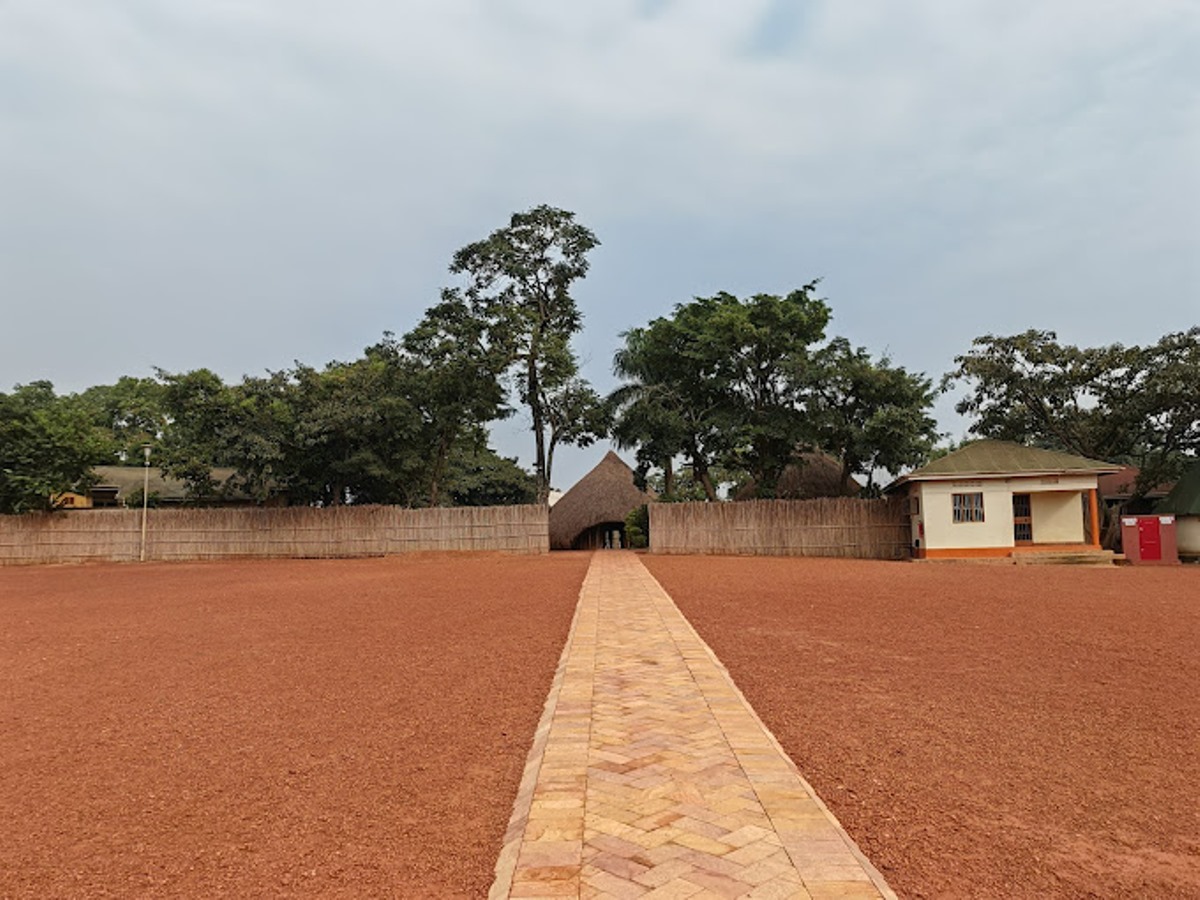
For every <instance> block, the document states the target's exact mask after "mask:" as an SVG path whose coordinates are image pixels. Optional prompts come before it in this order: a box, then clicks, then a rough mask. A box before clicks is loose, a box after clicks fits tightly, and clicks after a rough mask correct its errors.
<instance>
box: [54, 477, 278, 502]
mask: <svg viewBox="0 0 1200 900" xmlns="http://www.w3.org/2000/svg"><path fill="white" fill-rule="evenodd" d="M92 472H93V474H94V475H95V476H96V483H95V484H94V485H93V486H92V487H91V488H90V489H89V490H88V491H87V492H86V493H84V492H76V491H68V492H66V493H63V494H58V495H56V496H55V498H54V506H55V508H56V509H111V508H114V507H122V506H126V505H128V501H129V500H130V498H140V497H141V495H142V486H143V484H144V483H145V481H146V478H147V473H146V470H145V468H144V467H142V466H95V467H93V469H92ZM235 474H236V470H235V469H231V468H224V467H217V468H214V469H213V470H212V478H213V480H214V481H215V482H216V483H217V485H218V491H217V496H215V497H213V498H211V499H206V500H205V501H204V504H205V505H206V506H258V505H260V504H259V503H258V502H257V501H256V500H255V499H254V498H253V497H251V496H250V495H249V494H246V493H245V492H243V491H237V490H232V489H229V488H228V487H227V484H228V482H229V480H230V479H231V478H232V477H233V476H234V475H235ZM148 493H149V494H150V497H151V500H152V502H153V503H154V504H155V505H157V506H181V505H183V504H185V503H188V502H190V498H189V497H188V492H187V485H186V484H185V483H184V482H183V481H181V480H180V479H178V478H171V477H169V476H166V475H163V473H162V470H161V469H159V468H156V467H154V466H151V467H150V472H149V491H148ZM262 505H265V506H286V505H287V500H286V498H285V497H272V498H271V499H270V500H268V501H267V502H266V503H265V504H262Z"/></svg>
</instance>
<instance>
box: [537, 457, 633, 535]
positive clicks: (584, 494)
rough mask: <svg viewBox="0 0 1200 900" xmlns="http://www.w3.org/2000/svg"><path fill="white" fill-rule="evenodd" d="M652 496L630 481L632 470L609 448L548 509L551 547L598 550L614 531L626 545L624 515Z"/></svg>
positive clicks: (631, 479)
mask: <svg viewBox="0 0 1200 900" xmlns="http://www.w3.org/2000/svg"><path fill="white" fill-rule="evenodd" d="M652 499H653V498H652V497H650V496H649V495H648V494H646V493H645V492H644V491H640V490H638V488H637V486H636V485H635V484H634V483H633V469H631V468H629V466H627V465H626V464H625V463H624V462H623V461H622V460H621V457H619V456H617V454H615V453H613V452H612V451H611V450H610V451H609V452H608V453H607V454H605V457H604V459H602V460H600V462H599V464H598V465H597V466H596V468H594V469H592V471H590V472H588V473H587V474H586V475H584V476H583V478H581V479H580V480H579V482H578V483H577V484H576V485H575V486H574V487H573V488H571V489H570V490H569V491H567V492H566V493H565V494H563V495H562V498H561V499H560V500H559V501H558V502H557V503H555V504H554V506H552V507H551V508H550V549H551V550H594V549H598V548H600V547H603V546H605V538H606V537H608V538H610V539H611V536H612V534H613V533H614V532H617V533H619V534H620V543H621V546H625V517H626V516H627V515H629V513H630V512H632V511H633V510H635V509H637V508H638V507H639V506H641V505H642V504H644V503H646V502H648V501H650V500H652Z"/></svg>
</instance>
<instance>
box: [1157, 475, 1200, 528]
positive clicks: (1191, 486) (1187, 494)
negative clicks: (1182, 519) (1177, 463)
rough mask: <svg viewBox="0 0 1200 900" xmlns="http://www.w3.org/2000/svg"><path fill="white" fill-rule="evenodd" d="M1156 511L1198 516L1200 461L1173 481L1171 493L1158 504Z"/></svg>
mask: <svg viewBox="0 0 1200 900" xmlns="http://www.w3.org/2000/svg"><path fill="white" fill-rule="evenodd" d="M1156 511H1157V512H1164V513H1175V515H1177V516H1200V462H1194V463H1192V467H1191V468H1190V469H1188V470H1187V471H1186V472H1184V473H1183V477H1182V478H1180V479H1179V480H1178V481H1177V482H1175V487H1173V488H1172V489H1171V493H1169V494H1167V496H1166V497H1164V498H1163V500H1162V502H1161V503H1159V504H1158V507H1157V509H1156Z"/></svg>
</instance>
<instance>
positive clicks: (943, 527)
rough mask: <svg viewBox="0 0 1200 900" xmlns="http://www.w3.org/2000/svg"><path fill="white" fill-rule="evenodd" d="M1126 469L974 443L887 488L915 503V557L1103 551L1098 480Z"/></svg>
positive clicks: (911, 508)
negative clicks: (902, 493) (902, 494)
mask: <svg viewBox="0 0 1200 900" xmlns="http://www.w3.org/2000/svg"><path fill="white" fill-rule="evenodd" d="M1120 468H1121V467H1120V466H1114V465H1111V464H1109V463H1104V462H1098V461H1096V460H1094V459H1085V458H1084V457H1082V456H1075V455H1073V454H1070V453H1060V452H1057V451H1053V450H1040V449H1037V448H1034V447H1023V446H1021V445H1020V444H1012V443H1008V442H1007V441H992V440H982V441H974V442H972V443H970V444H967V445H965V446H964V447H962V448H960V449H958V450H955V451H954V452H952V453H948V454H946V455H945V456H943V457H941V458H940V459H936V460H934V461H933V462H931V463H930V464H929V465H927V466H925V467H923V468H920V469H917V470H916V471H914V472H910V473H909V474H907V475H904V476H902V477H900V478H898V479H896V481H894V482H893V483H892V484H890V485H889V486H888V488H887V491H888V492H889V493H898V492H904V493H905V494H906V495H907V497H908V503H909V519H910V522H911V527H912V547H913V556H915V557H917V558H918V559H954V558H971V557H1006V556H1015V555H1017V554H1019V553H1022V552H1080V551H1095V550H1099V549H1100V540H1099V535H1100V522H1099V502H1098V497H1097V490H1096V487H1097V478H1098V477H1099V476H1100V475H1102V474H1106V473H1108V472H1115V471H1118V470H1119V469H1120Z"/></svg>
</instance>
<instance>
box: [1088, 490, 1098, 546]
mask: <svg viewBox="0 0 1200 900" xmlns="http://www.w3.org/2000/svg"><path fill="white" fill-rule="evenodd" d="M1097 493H1098V491H1097V490H1096V488H1092V489H1091V490H1090V491H1088V515H1089V516H1090V517H1091V520H1092V546H1093V547H1095V548H1096V549H1100V503H1099V501H1098V500H1097V498H1096V495H1097Z"/></svg>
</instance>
